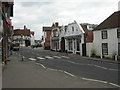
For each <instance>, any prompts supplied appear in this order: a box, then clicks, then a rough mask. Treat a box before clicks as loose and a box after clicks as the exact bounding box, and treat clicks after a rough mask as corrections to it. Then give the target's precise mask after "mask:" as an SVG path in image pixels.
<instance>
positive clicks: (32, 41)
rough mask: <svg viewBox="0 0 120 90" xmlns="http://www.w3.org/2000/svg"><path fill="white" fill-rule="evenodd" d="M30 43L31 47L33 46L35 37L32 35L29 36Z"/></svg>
mask: <svg viewBox="0 0 120 90" xmlns="http://www.w3.org/2000/svg"><path fill="white" fill-rule="evenodd" d="M30 41H31V45H35V37H34V36H33V35H31V38H30Z"/></svg>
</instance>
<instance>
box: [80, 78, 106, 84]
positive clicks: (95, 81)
mask: <svg viewBox="0 0 120 90" xmlns="http://www.w3.org/2000/svg"><path fill="white" fill-rule="evenodd" d="M82 79H83V80H88V81H95V82H101V83H107V82H106V81H101V80H96V79H88V78H82Z"/></svg>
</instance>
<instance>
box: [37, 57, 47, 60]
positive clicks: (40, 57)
mask: <svg viewBox="0 0 120 90" xmlns="http://www.w3.org/2000/svg"><path fill="white" fill-rule="evenodd" d="M37 59H42V60H43V59H45V58H42V57H37Z"/></svg>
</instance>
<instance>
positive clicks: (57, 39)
mask: <svg viewBox="0 0 120 90" xmlns="http://www.w3.org/2000/svg"><path fill="white" fill-rule="evenodd" d="M51 40H53V41H59V38H51Z"/></svg>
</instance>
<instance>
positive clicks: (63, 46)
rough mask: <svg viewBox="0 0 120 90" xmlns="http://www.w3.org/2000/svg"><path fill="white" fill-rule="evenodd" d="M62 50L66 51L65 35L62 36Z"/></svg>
mask: <svg viewBox="0 0 120 90" xmlns="http://www.w3.org/2000/svg"><path fill="white" fill-rule="evenodd" d="M61 52H65V39H64V37H62V40H61Z"/></svg>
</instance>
